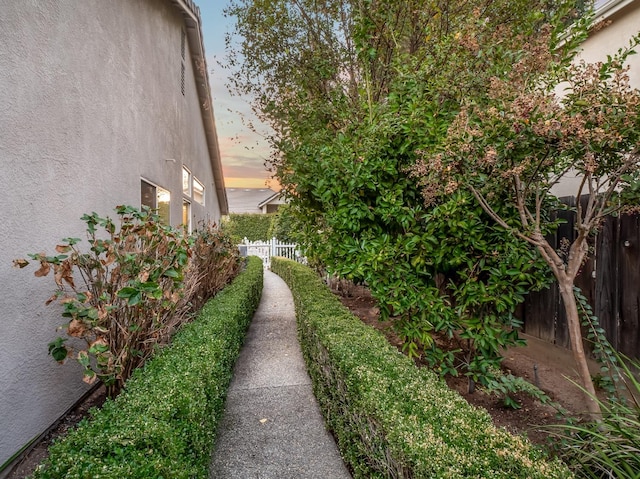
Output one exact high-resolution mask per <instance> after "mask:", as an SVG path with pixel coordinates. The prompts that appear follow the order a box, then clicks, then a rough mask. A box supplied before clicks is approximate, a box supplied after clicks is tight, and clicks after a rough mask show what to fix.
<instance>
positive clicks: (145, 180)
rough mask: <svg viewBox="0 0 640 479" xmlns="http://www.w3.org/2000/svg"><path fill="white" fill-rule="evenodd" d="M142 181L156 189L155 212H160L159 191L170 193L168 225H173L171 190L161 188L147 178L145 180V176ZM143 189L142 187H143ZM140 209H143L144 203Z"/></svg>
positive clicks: (141, 178)
mask: <svg viewBox="0 0 640 479" xmlns="http://www.w3.org/2000/svg"><path fill="white" fill-rule="evenodd" d="M140 181H144V182H145V183H147V184H149V185H151V186H153V187H154V188H155V189H156V207H155V208H154V211H155V212H156V213H157V212H158V204H157V199H158V189H161V190H163V191H166V192H167V193H169V218H168V224H169V225H170V224H171V190H169V189H167V188H165V187H164V186H160V185H159V184H157V183H155V182H154V181H151V180H149V179H147V178H145V177H144V176H141V177H140ZM141 187H142V185H141ZM140 208H142V201H141V202H140Z"/></svg>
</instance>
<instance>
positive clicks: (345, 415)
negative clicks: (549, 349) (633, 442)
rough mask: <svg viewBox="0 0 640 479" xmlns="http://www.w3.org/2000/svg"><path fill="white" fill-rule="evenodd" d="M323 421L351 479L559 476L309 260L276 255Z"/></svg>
mask: <svg viewBox="0 0 640 479" xmlns="http://www.w3.org/2000/svg"><path fill="white" fill-rule="evenodd" d="M271 269H272V271H274V272H275V273H277V274H278V275H280V276H281V277H282V278H283V279H284V280H285V282H286V283H287V284H288V285H289V287H290V289H291V291H292V293H293V297H294V300H295V305H296V314H297V318H298V330H299V332H300V342H301V346H302V350H303V354H304V357H305V361H306V363H307V368H308V370H309V374H310V375H311V377H312V381H313V385H314V392H315V394H316V397H317V399H318V402H319V403H320V407H321V409H322V411H323V414H324V416H325V421H326V423H327V426H328V428H329V429H330V430H331V431H332V432H333V433H334V435H335V437H336V439H337V443H338V447H339V449H340V451H341V454H342V456H343V458H344V459H345V461H346V462H347V463H348V464H349V466H350V468H351V470H352V473H353V475H354V477H357V478H359V477H362V478H374V477H380V478H382V477H385V478H386V477H393V478H471V477H473V478H491V479H495V478H505V479H507V478H508V479H515V478H523V479H524V478H527V479H532V478H540V479H542V478H544V479H548V478H567V477H572V475H571V473H570V472H569V470H568V469H567V468H566V467H565V465H564V464H562V463H561V462H560V461H558V460H552V459H549V458H548V457H546V456H545V454H544V453H543V452H542V451H540V450H538V449H536V448H535V447H534V446H533V445H531V444H530V443H529V442H528V441H527V440H526V439H524V438H522V437H519V436H514V435H511V434H509V433H508V432H507V431H505V430H503V429H500V428H497V427H495V426H494V425H493V423H492V420H491V417H490V416H489V415H488V413H487V412H486V411H484V410H481V409H478V408H475V407H473V406H471V405H469V404H468V403H467V402H466V401H465V400H464V398H462V397H461V396H460V395H459V394H458V393H456V392H455V391H452V390H450V389H449V388H448V387H447V385H446V383H444V382H443V381H442V380H440V378H439V377H438V376H437V375H435V374H433V373H432V372H431V371H429V370H427V369H425V368H417V367H415V365H414V364H413V362H412V361H411V360H409V359H408V358H407V357H405V356H404V355H402V354H401V353H399V352H398V351H397V349H395V348H394V347H392V346H391V345H390V344H389V343H388V342H387V340H386V338H385V337H384V336H383V335H382V334H381V333H380V332H379V331H377V330H375V329H374V328H371V327H369V326H367V325H365V324H364V323H362V322H361V321H360V320H359V319H358V318H356V317H355V316H353V315H352V314H351V313H350V312H349V310H348V309H347V308H345V307H344V306H343V305H342V304H341V303H340V301H339V300H338V299H337V298H336V297H335V296H334V295H333V294H332V293H331V291H329V289H328V288H327V287H326V286H325V285H324V284H323V283H322V282H321V281H320V279H319V278H318V277H317V275H316V274H315V273H314V272H313V271H312V270H311V269H309V268H308V267H306V266H303V265H300V264H297V263H295V262H293V261H289V260H285V259H282V258H275V259H274V260H273V261H272V263H271Z"/></svg>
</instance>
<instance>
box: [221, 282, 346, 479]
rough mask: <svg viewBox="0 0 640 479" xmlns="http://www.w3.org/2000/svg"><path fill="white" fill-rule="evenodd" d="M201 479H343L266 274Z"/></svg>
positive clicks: (281, 295) (277, 292)
mask: <svg viewBox="0 0 640 479" xmlns="http://www.w3.org/2000/svg"><path fill="white" fill-rule="evenodd" d="M209 477H210V478H215V479H231V478H239V479H249V478H251V479H258V478H259V479H271V478H273V479H315V478H317V479H343V478H344V479H348V478H350V477H351V475H350V474H349V472H348V470H347V468H346V467H345V465H344V463H343V461H342V458H341V457H340V454H339V453H338V449H337V447H336V444H335V442H334V440H333V437H332V436H331V435H330V434H329V433H328V432H327V431H326V430H325V427H324V423H323V420H322V415H321V413H320V410H319V408H318V404H317V402H316V400H315V397H314V396H313V392H312V389H311V380H310V378H309V375H308V374H307V371H306V369H305V366H304V360H303V358H302V352H301V350H300V345H299V343H298V338H297V332H296V318H295V308H294V305H293V298H292V296H291V292H290V291H289V288H288V287H287V285H286V284H285V282H284V281H283V280H282V279H281V278H280V277H279V276H278V275H276V274H275V273H272V272H271V271H265V276H264V289H263V292H262V299H261V301H260V305H259V307H258V310H257V311H256V313H255V315H254V317H253V322H252V323H251V326H250V328H249V332H248V335H247V338H246V342H245V345H244V347H243V348H242V351H241V352H240V357H239V358H238V362H237V364H236V366H235V370H234V375H233V380H232V382H231V386H230V389H229V392H228V395H227V402H226V406H225V413H224V415H223V418H222V421H221V423H220V426H219V430H218V438H217V442H216V446H215V449H214V453H213V457H212V462H211V468H210V473H209Z"/></svg>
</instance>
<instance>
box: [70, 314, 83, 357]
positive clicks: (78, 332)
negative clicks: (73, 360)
mask: <svg viewBox="0 0 640 479" xmlns="http://www.w3.org/2000/svg"><path fill="white" fill-rule="evenodd" d="M86 331H87V328H86V327H85V325H84V323H83V322H82V321H79V320H77V319H72V320H71V321H70V322H69V325H68V326H67V334H68V335H69V336H73V337H74V338H81V337H82V336H83V335H84V333H85V332H86ZM78 354H80V353H78Z"/></svg>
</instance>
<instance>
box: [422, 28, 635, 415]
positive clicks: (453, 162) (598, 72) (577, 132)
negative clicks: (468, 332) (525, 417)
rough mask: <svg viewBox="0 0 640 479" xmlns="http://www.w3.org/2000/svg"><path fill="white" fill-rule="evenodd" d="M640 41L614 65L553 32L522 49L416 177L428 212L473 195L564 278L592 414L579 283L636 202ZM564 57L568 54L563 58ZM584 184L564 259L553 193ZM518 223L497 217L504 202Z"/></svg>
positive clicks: (614, 59) (595, 408)
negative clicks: (615, 221)
mask: <svg viewBox="0 0 640 479" xmlns="http://www.w3.org/2000/svg"><path fill="white" fill-rule="evenodd" d="M639 42H640V35H638V36H635V37H633V38H632V39H631V41H630V43H629V47H628V48H625V49H621V50H620V51H618V52H617V54H616V55H614V56H610V57H608V59H607V61H606V62H601V63H595V64H589V63H585V62H578V61H575V58H573V55H572V54H568V55H567V54H563V53H562V52H561V51H560V50H558V49H557V48H556V45H557V43H556V41H555V39H554V38H553V35H552V32H551V31H550V30H544V31H541V32H540V35H538V36H537V37H536V38H535V39H532V40H531V41H530V42H529V43H526V44H524V46H523V49H522V51H521V52H520V53H519V54H518V56H517V60H516V61H515V63H514V65H513V68H512V69H511V71H510V73H509V75H507V76H506V77H504V78H497V77H495V78H493V79H492V81H491V83H490V88H489V90H488V92H487V96H486V98H485V101H484V102H474V103H473V104H467V105H465V106H464V107H463V108H462V109H461V111H460V112H459V114H458V116H457V118H456V119H455V121H454V122H453V123H452V124H451V126H450V128H449V130H448V133H447V137H446V140H445V141H444V142H443V144H442V145H441V146H440V148H439V149H438V151H436V152H424V153H422V156H421V158H420V159H419V160H418V161H417V163H416V165H415V166H414V167H413V169H412V173H413V175H414V176H416V177H417V178H418V179H419V184H420V185H421V186H422V192H423V196H424V198H425V201H426V202H427V203H428V204H431V203H433V202H434V201H435V200H436V198H438V197H439V196H441V195H444V194H448V193H451V192H453V191H455V190H457V189H459V188H466V189H468V190H469V191H471V192H472V193H473V195H474V196H475V198H476V200H477V201H478V203H479V204H480V205H481V206H482V208H483V209H484V211H486V212H487V213H488V214H489V215H490V216H491V218H493V220H495V221H496V222H497V223H498V224H500V225H501V226H502V227H504V228H505V229H506V230H508V231H510V232H511V233H512V234H513V235H515V236H516V237H519V238H521V239H523V240H525V241H527V242H528V243H530V244H531V245H533V246H535V248H536V249H537V250H538V251H539V252H540V254H541V255H542V257H543V258H544V260H545V261H546V263H547V264H548V265H549V267H550V268H551V270H552V271H553V274H554V276H555V277H556V279H557V281H558V284H559V290H560V295H561V297H562V300H563V303H564V308H565V311H566V316H567V324H568V328H569V336H570V341H571V347H572V350H573V354H574V358H575V360H576V364H577V365H578V371H579V374H580V378H581V382H582V386H583V387H584V389H585V390H586V391H587V392H588V393H589V396H590V400H589V401H588V404H589V412H590V413H591V414H592V415H594V416H596V415H598V414H599V413H600V408H599V406H598V404H597V403H596V401H594V400H593V399H592V398H593V397H595V390H594V386H593V382H592V380H591V376H590V374H589V370H588V367H587V361H586V356H585V352H584V348H583V344H582V334H581V330H580V318H579V311H578V306H577V303H576V296H575V291H574V288H575V279H576V276H577V275H578V273H579V271H580V268H581V266H582V264H583V263H584V261H585V259H586V257H587V256H588V237H589V235H590V234H592V233H593V232H594V231H596V230H597V228H598V225H599V224H600V222H601V221H602V219H603V218H604V217H605V216H606V215H609V214H612V213H616V212H618V211H620V210H621V209H622V208H624V207H625V206H626V205H628V204H629V202H630V201H631V202H633V201H634V200H635V201H637V198H634V197H633V195H630V194H627V192H628V191H631V190H634V189H633V188H625V187H626V186H629V185H630V184H631V183H635V182H636V181H637V180H638V177H639V176H640V171H639V167H638V162H639V160H640V155H639V147H640V92H639V91H638V90H637V89H633V88H631V87H630V85H629V78H628V75H627V71H628V68H625V66H624V63H625V60H626V59H627V57H628V56H629V55H631V54H632V53H633V48H634V47H635V46H636V45H637V44H638V43H639ZM565 51H566V50H565ZM574 174H577V176H578V177H579V178H580V179H581V180H580V181H579V184H578V186H577V190H576V193H575V194H576V196H577V197H578V198H580V197H586V202H585V203H581V202H580V201H577V202H576V203H577V205H576V207H575V210H576V215H577V219H576V225H575V227H576V233H577V235H576V238H575V240H574V241H573V242H572V243H571V244H570V245H567V248H566V251H556V249H555V248H554V247H553V246H552V245H551V244H550V243H549V241H548V240H547V239H546V238H545V232H546V231H548V228H549V227H550V226H551V225H552V220H551V219H550V218H549V216H548V215H547V214H546V212H547V211H548V208H549V205H550V201H552V196H551V195H550V191H551V188H552V187H553V186H554V185H556V184H558V183H559V182H561V181H563V180H564V179H566V178H567V176H569V175H574ZM505 202H507V204H511V205H512V206H513V207H514V208H516V209H517V212H518V215H517V217H516V219H515V220H514V219H513V218H506V217H504V216H502V215H501V214H500V213H499V210H500V208H503V206H504V203H505Z"/></svg>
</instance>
